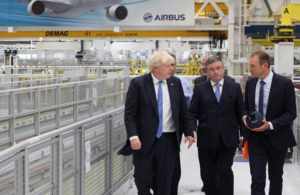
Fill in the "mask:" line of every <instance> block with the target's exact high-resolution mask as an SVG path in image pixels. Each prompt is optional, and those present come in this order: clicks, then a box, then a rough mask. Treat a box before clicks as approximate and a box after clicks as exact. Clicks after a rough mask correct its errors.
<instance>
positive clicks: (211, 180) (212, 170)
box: [198, 136, 236, 195]
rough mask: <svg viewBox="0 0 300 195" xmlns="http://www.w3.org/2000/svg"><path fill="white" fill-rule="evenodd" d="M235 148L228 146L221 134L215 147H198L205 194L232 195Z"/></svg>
mask: <svg viewBox="0 0 300 195" xmlns="http://www.w3.org/2000/svg"><path fill="white" fill-rule="evenodd" d="M235 151H236V148H228V147H227V146H226V145H225V144H224V142H223V140H222V138H221V136H220V138H219V143H218V146H217V148H216V149H201V148H198V157H199V162H200V174H201V178H202V180H203V183H204V186H205V194H206V195H233V180H234V179H233V172H232V169H231V167H232V164H233V158H234V155H235Z"/></svg>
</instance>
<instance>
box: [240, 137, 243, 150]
mask: <svg viewBox="0 0 300 195" xmlns="http://www.w3.org/2000/svg"><path fill="white" fill-rule="evenodd" d="M240 147H241V148H242V147H243V138H240Z"/></svg>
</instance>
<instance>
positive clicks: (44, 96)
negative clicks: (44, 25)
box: [0, 76, 129, 150]
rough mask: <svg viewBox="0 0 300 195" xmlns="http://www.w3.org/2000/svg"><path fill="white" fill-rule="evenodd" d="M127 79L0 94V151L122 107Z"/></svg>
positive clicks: (95, 81)
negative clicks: (30, 138)
mask: <svg viewBox="0 0 300 195" xmlns="http://www.w3.org/2000/svg"><path fill="white" fill-rule="evenodd" d="M128 85H129V77H125V76H119V77H114V78H107V79H96V80H90V81H80V82H75V83H61V84H53V85H46V86H37V87H29V88H20V89H10V90H3V91H0V117H1V120H0V150H3V149H5V148H8V147H10V146H12V145H14V144H15V143H16V142H19V141H22V140H23V139H27V138H29V137H32V136H37V135H40V134H41V133H44V132H46V131H49V130H53V129H56V128H60V127H63V126H66V125H70V124H72V123H74V122H77V121H80V120H84V119H86V118H90V117H92V116H95V115H97V114H101V113H104V112H107V111H109V110H112V109H116V108H119V107H121V106H124V104H125V97H126V93H127V89H128Z"/></svg>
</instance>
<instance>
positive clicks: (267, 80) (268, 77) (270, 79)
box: [258, 71, 274, 84]
mask: <svg viewBox="0 0 300 195" xmlns="http://www.w3.org/2000/svg"><path fill="white" fill-rule="evenodd" d="M273 75H274V74H273V72H272V71H271V72H270V74H269V75H268V76H267V77H266V78H265V79H264V82H265V84H270V83H271V82H272V79H273ZM260 81H261V80H260V79H258V82H259V83H260Z"/></svg>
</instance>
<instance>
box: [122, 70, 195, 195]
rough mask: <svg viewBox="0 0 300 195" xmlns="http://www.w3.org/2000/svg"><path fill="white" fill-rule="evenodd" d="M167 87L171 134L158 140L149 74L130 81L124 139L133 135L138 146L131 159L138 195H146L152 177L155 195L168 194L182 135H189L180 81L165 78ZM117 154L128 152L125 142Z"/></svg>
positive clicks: (153, 98) (156, 107)
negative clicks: (137, 139) (138, 148)
mask: <svg viewBox="0 0 300 195" xmlns="http://www.w3.org/2000/svg"><path fill="white" fill-rule="evenodd" d="M167 85H168V90H169V95H170V103H171V109H172V113H171V114H172V118H173V121H174V127H175V133H163V135H162V137H161V138H159V139H157V138H156V133H157V130H158V125H159V117H158V106H157V100H156V94H155V88H154V84H153V79H152V76H151V73H150V74H147V75H143V76H140V77H137V78H134V79H132V81H131V84H130V86H129V89H128V93H127V97H126V104H125V126H126V131H127V136H128V138H130V137H131V136H136V135H137V136H138V137H139V139H140V140H141V143H142V146H141V149H140V150H137V151H135V152H134V160H133V163H134V166H135V173H134V177H135V182H136V185H137V188H138V191H139V192H138V193H139V194H142V195H147V194H150V192H149V189H150V186H151V185H152V179H153V177H154V178H155V180H156V183H155V185H156V190H157V191H156V192H155V194H158V195H169V194H170V193H171V192H170V190H171V181H172V177H173V172H174V169H175V167H176V163H178V160H179V150H180V142H181V138H182V134H183V133H184V134H185V136H193V130H192V128H191V125H190V116H189V112H188V108H187V104H186V101H185V96H184V93H183V89H182V86H181V81H180V79H178V78H176V77H174V76H171V77H170V78H169V79H167ZM167 142H168V143H167ZM167 144H169V145H167ZM161 150H163V151H161ZM165 150H166V151H165ZM119 153H120V154H124V155H128V154H130V153H132V149H131V146H130V141H129V139H128V141H127V143H126V145H125V146H124V147H123V149H121V150H120V152H119ZM161 161H162V162H161Z"/></svg>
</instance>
